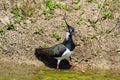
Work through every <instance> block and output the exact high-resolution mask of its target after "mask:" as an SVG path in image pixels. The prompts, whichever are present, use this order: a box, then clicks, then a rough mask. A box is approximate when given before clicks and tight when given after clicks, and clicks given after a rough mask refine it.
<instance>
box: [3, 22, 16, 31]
mask: <svg viewBox="0 0 120 80" xmlns="http://www.w3.org/2000/svg"><path fill="white" fill-rule="evenodd" d="M5 27H6V29H7V30H14V29H15V26H14V25H13V24H12V23H11V22H10V23H7V24H6V25H5Z"/></svg>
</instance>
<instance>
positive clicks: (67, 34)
mask: <svg viewBox="0 0 120 80" xmlns="http://www.w3.org/2000/svg"><path fill="white" fill-rule="evenodd" d="M69 35H70V33H69V32H66V40H68V39H69Z"/></svg>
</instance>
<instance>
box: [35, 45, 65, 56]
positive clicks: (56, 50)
mask: <svg viewBox="0 0 120 80" xmlns="http://www.w3.org/2000/svg"><path fill="white" fill-rule="evenodd" d="M65 50H66V47H65V46H64V45H63V44H57V45H55V46H52V47H49V48H37V49H36V50H35V53H36V55H38V54H40V55H44V56H47V57H60V56H62V54H63V53H64V51H65Z"/></svg>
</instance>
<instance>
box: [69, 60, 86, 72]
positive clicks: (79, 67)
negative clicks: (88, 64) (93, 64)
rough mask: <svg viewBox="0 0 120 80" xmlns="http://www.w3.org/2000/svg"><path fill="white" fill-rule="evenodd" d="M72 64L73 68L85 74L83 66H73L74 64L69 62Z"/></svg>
mask: <svg viewBox="0 0 120 80" xmlns="http://www.w3.org/2000/svg"><path fill="white" fill-rule="evenodd" d="M69 63H70V65H71V66H72V68H74V67H75V68H77V69H79V70H80V71H82V72H85V70H84V68H83V67H82V66H78V65H75V64H73V63H72V62H69Z"/></svg>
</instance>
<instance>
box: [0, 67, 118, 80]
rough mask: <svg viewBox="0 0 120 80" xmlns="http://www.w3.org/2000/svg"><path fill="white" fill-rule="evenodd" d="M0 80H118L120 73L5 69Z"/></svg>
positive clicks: (0, 75) (0, 74)
mask: <svg viewBox="0 0 120 80" xmlns="http://www.w3.org/2000/svg"><path fill="white" fill-rule="evenodd" d="M0 80H120V73H119V72H116V71H114V70H113V71H100V70H86V71H85V72H81V71H79V70H76V69H67V70H59V71H57V70H55V69H50V68H37V69H34V67H32V68H24V69H20V68H17V69H14V70H13V69H11V68H10V69H6V70H3V73H2V71H1V73H0Z"/></svg>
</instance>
